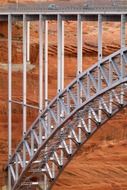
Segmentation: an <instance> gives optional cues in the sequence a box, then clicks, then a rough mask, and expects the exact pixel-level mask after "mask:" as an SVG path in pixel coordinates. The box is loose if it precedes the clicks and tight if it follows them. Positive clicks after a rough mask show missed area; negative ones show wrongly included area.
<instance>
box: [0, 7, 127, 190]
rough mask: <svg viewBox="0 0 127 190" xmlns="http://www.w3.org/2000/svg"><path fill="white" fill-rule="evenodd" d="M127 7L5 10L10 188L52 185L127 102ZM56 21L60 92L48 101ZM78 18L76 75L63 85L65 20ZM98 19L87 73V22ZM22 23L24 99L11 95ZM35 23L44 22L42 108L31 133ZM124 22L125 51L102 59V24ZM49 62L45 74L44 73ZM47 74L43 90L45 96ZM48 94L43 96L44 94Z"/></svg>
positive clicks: (1, 16)
mask: <svg viewBox="0 0 127 190" xmlns="http://www.w3.org/2000/svg"><path fill="white" fill-rule="evenodd" d="M126 14H127V6H126V5H125V6H123V7H122V6H120V7H119V6H115V7H112V6H105V7H103V6H102V7H101V6H97V7H93V6H92V7H88V8H86V7H85V8H84V7H83V6H80V7H72V6H70V7H68V6H67V7H66V6H65V7H62V8H60V7H59V6H58V7H57V8H55V9H53V10H52V9H50V10H48V8H43V6H42V7H41V6H40V4H39V5H37V6H35V7H32V6H30V7H24V6H21V5H20V6H19V7H13V6H11V7H7V8H3V7H2V8H0V19H1V20H2V21H8V113H9V114H8V128H9V130H8V143H9V151H8V157H9V162H8V189H9V190H18V189H28V188H31V189H35V188H37V189H42V190H48V189H51V187H52V185H53V184H54V183H55V181H56V180H57V178H58V176H59V175H60V174H61V172H62V171H63V169H64V168H65V167H66V165H67V164H68V163H69V161H70V160H71V159H72V158H73V156H74V155H75V153H76V152H77V151H78V150H79V148H80V147H81V145H82V144H83V143H85V142H86V141H87V140H88V139H89V138H90V137H91V136H92V135H93V134H94V133H95V132H96V131H97V130H98V129H99V128H100V127H101V126H102V125H103V124H104V123H105V122H106V121H108V120H109V119H110V118H111V117H113V116H114V115H115V114H116V113H117V112H118V111H120V110H121V109H123V108H124V107H125V106H126V105H127V96H126V94H127V48H126V43H125V24H126ZM49 20H56V21H57V33H58V44H57V46H58V60H57V62H58V72H57V82H58V84H57V94H58V95H57V96H56V97H55V98H54V100H53V101H52V102H51V103H50V104H48V103H47V102H46V103H45V105H44V106H43V103H44V101H45V100H46V101H47V99H48V21H49ZM66 20H75V21H77V77H76V78H75V80H74V81H73V82H72V83H71V84H70V85H68V86H67V87H66V88H65V89H64V21H66ZM84 20H85V21H97V22H98V63H96V64H95V65H93V66H92V67H91V68H89V69H88V70H86V71H85V72H82V63H83V58H82V49H83V47H82V23H83V21H84ZM15 21H22V23H23V84H22V86H23V100H22V102H19V101H15V100H13V98H12V24H13V22H15ZM31 21H39V106H38V111H39V112H38V117H37V119H36V120H35V122H34V123H33V124H32V126H31V128H30V129H29V130H28V131H26V128H27V126H26V112H27V107H32V108H34V106H33V105H28V104H27V98H26V93H27V74H26V72H27V63H28V62H29V61H30V56H29V54H30V46H29V43H30V38H29V36H30V34H29V30H30V29H29V25H30V22H31ZM103 21H115V22H121V44H120V46H121V47H120V50H119V51H117V52H115V53H113V54H111V55H110V56H108V57H106V58H103V52H102V23H103ZM43 65H45V71H44V72H45V76H43ZM43 77H44V79H45V81H44V83H45V84H44V88H45V89H44V92H45V93H44V94H43V89H42V87H43V82H42V81H43ZM43 95H44V97H43ZM13 103H14V104H18V105H21V106H22V107H23V135H22V140H21V142H20V143H19V144H18V146H17V149H16V150H15V152H14V154H12V104H13Z"/></svg>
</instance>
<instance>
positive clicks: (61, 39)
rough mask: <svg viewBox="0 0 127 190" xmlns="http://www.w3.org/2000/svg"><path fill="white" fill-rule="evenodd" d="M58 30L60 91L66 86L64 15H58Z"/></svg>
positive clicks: (58, 83) (58, 86) (58, 78)
mask: <svg viewBox="0 0 127 190" xmlns="http://www.w3.org/2000/svg"><path fill="white" fill-rule="evenodd" d="M57 23H58V25H57V32H58V72H57V90H58V93H59V92H60V91H62V90H63V88H64V21H63V20H62V16H61V15H58V17H57Z"/></svg>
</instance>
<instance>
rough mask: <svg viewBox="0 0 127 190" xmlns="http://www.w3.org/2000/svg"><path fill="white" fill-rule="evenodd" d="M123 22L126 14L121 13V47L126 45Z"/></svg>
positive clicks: (124, 22)
mask: <svg viewBox="0 0 127 190" xmlns="http://www.w3.org/2000/svg"><path fill="white" fill-rule="evenodd" d="M125 24H126V15H123V14H122V15H121V48H124V47H125V46H126V39H125V35H126V34H125Z"/></svg>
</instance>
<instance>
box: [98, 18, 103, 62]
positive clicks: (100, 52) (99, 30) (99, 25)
mask: <svg viewBox="0 0 127 190" xmlns="http://www.w3.org/2000/svg"><path fill="white" fill-rule="evenodd" d="M101 60H102V15H98V61H99V62H100V61H101Z"/></svg>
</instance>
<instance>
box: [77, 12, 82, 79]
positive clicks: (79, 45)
mask: <svg viewBox="0 0 127 190" xmlns="http://www.w3.org/2000/svg"><path fill="white" fill-rule="evenodd" d="M77 56H78V59H77V75H78V74H80V73H81V72H82V18H81V15H78V16H77Z"/></svg>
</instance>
